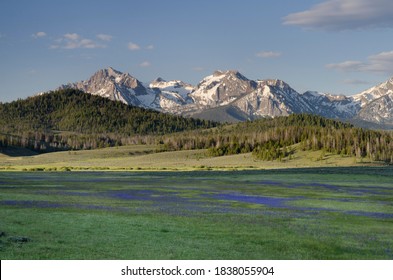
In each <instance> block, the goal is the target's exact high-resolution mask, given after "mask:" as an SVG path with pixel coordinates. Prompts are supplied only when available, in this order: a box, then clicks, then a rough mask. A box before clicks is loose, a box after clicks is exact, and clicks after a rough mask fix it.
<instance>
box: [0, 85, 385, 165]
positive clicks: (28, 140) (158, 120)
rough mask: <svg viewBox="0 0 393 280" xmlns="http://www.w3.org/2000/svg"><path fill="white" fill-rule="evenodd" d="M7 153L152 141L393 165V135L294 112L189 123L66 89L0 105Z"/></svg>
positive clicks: (215, 151) (221, 151)
mask: <svg viewBox="0 0 393 280" xmlns="http://www.w3.org/2000/svg"><path fill="white" fill-rule="evenodd" d="M0 126H1V131H0V148H1V147H5V146H16V147H24V148H28V149H31V150H35V151H39V152H50V151H57V150H70V149H75V150H78V149H94V148H100V147H107V146H116V145H129V144H137V143H138V144H153V145H157V147H159V149H160V150H161V151H175V150H191V149H207V154H208V155H210V156H223V155H231V154H240V153H250V152H252V153H253V155H254V156H255V158H257V159H260V160H276V159H277V160H282V159H287V160H290V159H291V156H292V155H293V153H294V152H295V147H296V149H301V150H304V151H311V150H312V151H316V150H321V152H322V153H321V154H323V153H334V154H339V155H342V156H356V157H357V158H367V159H370V160H374V161H383V162H386V163H392V162H393V134H392V132H388V131H374V130H367V129H362V128H357V127H354V126H353V125H351V124H348V123H343V122H340V121H336V120H331V119H326V118H323V117H320V116H316V115H309V114H293V115H290V116H288V117H276V118H266V119H260V120H256V121H247V122H242V123H237V124H229V125H225V124H218V123H214V122H211V121H202V120H197V119H190V118H183V117H180V116H175V115H170V114H163V113H159V112H157V111H153V110H147V109H142V108H138V107H133V106H128V105H125V104H123V103H120V102H115V101H110V100H109V99H106V98H102V97H98V96H94V95H91V94H85V93H83V92H81V91H77V90H60V91H56V92H51V93H47V94H43V95H41V96H36V97H31V98H28V99H26V100H18V101H15V102H12V103H7V104H0Z"/></svg>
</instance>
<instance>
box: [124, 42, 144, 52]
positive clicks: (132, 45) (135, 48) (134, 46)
mask: <svg viewBox="0 0 393 280" xmlns="http://www.w3.org/2000/svg"><path fill="white" fill-rule="evenodd" d="M127 47H128V49H129V50H130V51H138V50H140V49H141V47H140V46H139V45H138V44H135V43H133V42H129V43H128V46H127Z"/></svg>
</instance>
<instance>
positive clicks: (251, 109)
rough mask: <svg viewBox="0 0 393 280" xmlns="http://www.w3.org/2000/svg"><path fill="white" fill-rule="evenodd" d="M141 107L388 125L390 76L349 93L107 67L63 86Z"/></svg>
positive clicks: (235, 76)
mask: <svg viewBox="0 0 393 280" xmlns="http://www.w3.org/2000/svg"><path fill="white" fill-rule="evenodd" d="M70 88H73V89H79V90H82V91H85V92H87V93H90V94H93V95H99V96H102V97H106V98H109V99H111V100H119V101H121V102H123V103H126V104H129V105H134V106H138V107H143V108H149V109H154V110H158V111H161V112H166V113H172V114H177V115H184V116H192V117H198V118H202V119H209V120H214V121H226V122H238V121H244V120H254V119H258V118H263V117H277V116H287V115H290V114H293V113H311V114H316V115H320V116H323V117H327V118H333V119H340V120H346V121H350V122H352V123H356V124H357V125H360V126H366V127H372V128H388V129H391V128H393V77H392V78H391V79H389V80H388V81H386V82H384V83H381V84H379V85H377V86H375V87H372V88H370V89H368V90H365V91H363V92H361V93H358V94H356V95H353V96H345V95H332V94H327V93H322V92H316V91H306V92H304V93H299V92H297V91H296V90H295V89H293V88H292V87H291V86H289V85H288V84H287V83H285V82H284V81H282V80H278V79H276V80H274V79H267V80H256V81H254V80H250V79H248V78H246V77H245V76H243V75H242V74H241V73H239V72H238V71H234V70H229V71H215V72H214V73H213V74H212V75H210V76H207V77H205V78H204V79H202V81H201V82H200V83H199V84H198V85H196V86H192V85H190V84H188V83H185V82H183V81H179V80H172V81H165V80H164V79H162V78H157V79H155V80H154V81H152V82H150V83H143V82H141V81H139V80H138V79H136V78H135V77H133V76H131V75H130V74H128V73H122V72H120V71H117V70H115V69H113V68H111V67H109V68H107V69H101V70H99V71H97V72H96V73H95V74H94V75H93V76H91V77H90V78H89V79H88V80H85V81H81V82H77V83H69V84H66V85H62V86H60V87H59V89H70Z"/></svg>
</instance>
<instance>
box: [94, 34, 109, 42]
mask: <svg viewBox="0 0 393 280" xmlns="http://www.w3.org/2000/svg"><path fill="white" fill-rule="evenodd" d="M96 37H97V38H98V39H100V40H102V41H106V42H110V41H111V40H112V38H113V37H112V35H108V34H98V35H97V36H96Z"/></svg>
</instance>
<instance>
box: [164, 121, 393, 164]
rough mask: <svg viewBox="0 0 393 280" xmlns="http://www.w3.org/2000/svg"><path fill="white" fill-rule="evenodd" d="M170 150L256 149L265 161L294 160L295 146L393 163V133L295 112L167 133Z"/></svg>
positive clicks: (219, 151)
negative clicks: (209, 127)
mask: <svg viewBox="0 0 393 280" xmlns="http://www.w3.org/2000/svg"><path fill="white" fill-rule="evenodd" d="M162 138H163V139H162V141H161V142H163V143H164V144H165V145H166V147H167V148H168V149H173V150H178V149H195V148H206V149H208V153H209V154H210V155H211V156H223V155H230V154H239V153H248V152H252V153H253V154H254V156H255V157H256V158H258V159H261V160H275V159H283V158H288V159H290V157H291V155H292V153H293V152H294V149H293V146H294V145H295V144H296V146H297V147H298V148H300V149H302V150H304V151H311V150H312V151H316V150H321V151H322V153H325V152H326V153H334V154H339V155H342V156H356V157H357V158H368V159H370V160H375V161H383V162H386V163H392V162H393V134H392V132H388V131H373V130H367V129H362V128H358V127H354V126H352V125H351V124H348V123H343V122H340V121H336V120H330V119H326V118H323V117H320V116H316V115H308V114H298V115H296V114H293V115H290V116H288V117H277V118H273V119H271V118H269V119H261V120H256V121H252V122H242V123H238V124H235V125H227V126H222V127H219V128H214V129H212V130H206V131H203V132H200V133H194V132H192V131H191V132H184V133H177V134H173V135H165V136H163V137H162Z"/></svg>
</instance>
